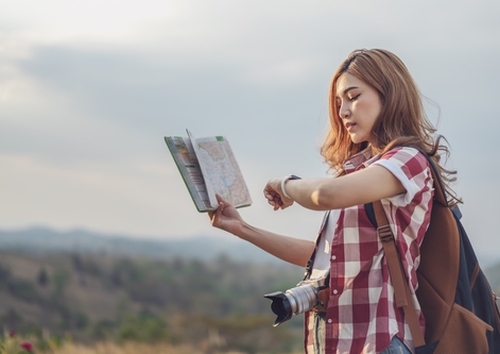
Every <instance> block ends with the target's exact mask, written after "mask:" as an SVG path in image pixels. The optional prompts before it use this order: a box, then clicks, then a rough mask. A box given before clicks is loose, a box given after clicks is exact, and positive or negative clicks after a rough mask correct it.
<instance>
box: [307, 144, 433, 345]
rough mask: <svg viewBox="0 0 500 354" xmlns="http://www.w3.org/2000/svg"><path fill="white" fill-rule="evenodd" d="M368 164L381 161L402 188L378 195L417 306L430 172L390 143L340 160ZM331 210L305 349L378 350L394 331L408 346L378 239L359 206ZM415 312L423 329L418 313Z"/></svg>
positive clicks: (350, 165) (351, 165)
mask: <svg viewBox="0 0 500 354" xmlns="http://www.w3.org/2000/svg"><path fill="white" fill-rule="evenodd" d="M373 164H377V165H380V166H383V167H385V168H387V169H388V170H389V171H390V172H391V173H393V174H394V176H396V177H397V178H398V179H399V181H401V183H402V185H403V186H404V188H405V189H406V192H405V193H402V194H399V195H396V196H394V197H391V198H388V199H384V200H382V205H383V207H384V210H385V213H386V215H387V217H388V219H389V223H390V225H391V228H392V231H393V233H394V235H395V239H396V247H397V249H398V252H399V255H400V258H401V261H402V264H403V268H404V270H405V272H406V276H407V278H408V279H409V280H410V284H411V286H410V288H411V290H412V293H413V300H414V302H415V305H416V308H417V311H419V310H420V306H419V304H418V301H417V298H416V296H415V289H416V288H417V286H418V280H417V276H416V269H417V268H418V265H419V261H420V245H421V243H422V240H423V238H424V235H425V231H426V230H427V227H428V226H429V222H430V215H431V207H432V198H433V193H434V190H433V186H432V183H433V181H432V176H431V171H430V168H429V165H428V162H427V159H426V157H425V156H423V155H422V154H421V153H420V152H418V151H417V150H416V149H414V148H411V147H399V148H395V149H392V150H390V151H388V152H387V153H385V154H384V155H382V156H380V155H377V156H375V157H373V158H370V157H369V155H368V152H367V151H364V152H361V153H360V154H357V155H355V156H353V157H351V158H350V159H348V160H347V161H346V162H345V163H344V167H345V169H346V172H347V173H351V172H354V171H356V170H359V169H362V168H366V167H368V166H370V165H373ZM332 215H338V218H336V217H333V218H332V217H330V218H329V221H328V223H329V225H328V226H329V227H328V226H327V227H326V228H324V230H333V236H332V235H330V239H331V240H332V241H331V245H330V244H329V246H331V248H330V260H329V263H330V265H329V270H330V291H331V293H330V299H329V302H328V307H327V311H326V314H325V313H323V314H318V313H316V312H313V311H310V312H308V313H306V314H305V343H304V344H305V351H306V353H337V354H344V353H349V354H369V353H370V354H371V353H380V352H381V351H383V350H384V349H386V348H387V347H388V346H389V344H390V342H391V340H392V338H393V337H394V336H398V338H399V339H401V340H402V341H403V342H404V343H405V344H406V345H407V346H408V348H410V349H411V350H412V351H414V349H413V347H414V346H413V341H412V338H411V333H410V330H409V327H408V324H407V323H406V322H405V319H404V313H403V310H402V309H400V308H398V307H397V306H396V303H395V300H394V289H393V287H392V283H391V279H390V277H389V270H388V267H387V260H386V258H385V256H384V251H383V246H382V244H381V242H380V240H379V239H378V236H377V233H376V229H375V227H374V226H373V225H372V223H371V222H370V220H369V219H368V216H367V214H366V211H365V207H364V205H358V206H354V207H350V208H346V209H342V210H340V211H336V212H333V211H332V214H331V216H332ZM323 233H325V232H323ZM322 237H325V236H324V235H323V236H322ZM419 317H420V323H421V326H422V330H424V329H425V328H424V327H425V322H424V318H423V314H422V313H421V312H420V314H419Z"/></svg>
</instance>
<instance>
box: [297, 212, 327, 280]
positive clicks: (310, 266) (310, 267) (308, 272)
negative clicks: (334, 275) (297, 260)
mask: <svg viewBox="0 0 500 354" xmlns="http://www.w3.org/2000/svg"><path fill="white" fill-rule="evenodd" d="M329 217H330V211H327V212H326V213H325V216H324V217H323V221H322V222H321V226H320V228H319V232H318V235H317V236H316V241H315V242H314V243H315V245H314V250H313V252H312V254H311V257H310V258H309V260H308V261H307V264H306V269H305V273H304V279H302V280H306V279H308V278H310V276H311V273H312V271H313V264H314V259H315V258H316V253H317V251H318V248H319V244H320V242H321V236H322V235H323V231H324V230H325V227H326V224H327V222H328V218H329ZM329 278H330V276H329V275H328V276H327V279H329Z"/></svg>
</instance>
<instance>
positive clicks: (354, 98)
mask: <svg viewBox="0 0 500 354" xmlns="http://www.w3.org/2000/svg"><path fill="white" fill-rule="evenodd" d="M359 95H360V94H357V95H356V96H352V97H349V101H355V100H356V99H357V98H358V97H359Z"/></svg>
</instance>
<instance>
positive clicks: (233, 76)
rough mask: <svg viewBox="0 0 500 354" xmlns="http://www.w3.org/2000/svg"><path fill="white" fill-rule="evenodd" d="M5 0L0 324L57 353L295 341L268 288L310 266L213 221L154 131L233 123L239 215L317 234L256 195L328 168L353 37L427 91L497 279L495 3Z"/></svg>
mask: <svg viewBox="0 0 500 354" xmlns="http://www.w3.org/2000/svg"><path fill="white" fill-rule="evenodd" d="M0 7H1V8H2V11H1V12H0V166H1V169H0V171H1V173H0V215H1V217H0V252H1V254H0V324H1V325H2V326H3V328H4V331H5V332H6V333H10V331H11V330H15V331H16V333H20V335H23V336H28V337H29V336H32V341H36V342H37V343H38V344H37V345H38V348H39V349H40V350H41V349H42V348H45V349H47V350H49V349H50V350H56V349H57V350H62V349H60V348H62V347H63V346H64V345H66V348H65V349H64V350H65V351H66V352H70V350H72V349H69V345H70V343H73V344H72V345H73V346H76V345H77V344H78V345H79V343H83V344H82V345H87V346H93V345H94V347H93V348H94V349H93V350H96V351H97V350H100V349H98V348H97V347H95V343H97V342H103V343H106V345H115V344H116V345H120V346H121V347H120V348H122V350H125V349H123V348H125V343H128V342H131V343H139V344H140V345H146V347H141V349H137V348H135V347H134V348H133V349H130V350H132V351H135V352H137V351H141V352H146V351H147V350H148V349H147V348H149V347H147V346H148V345H149V346H152V347H151V348H154V350H155V351H156V352H158V351H159V350H160V351H163V352H174V351H175V350H176V351H181V350H186V351H187V352H195V351H196V350H198V351H200V352H228V351H234V352H245V353H247V352H248V353H257V352H291V351H294V350H295V351H298V352H300V350H301V341H302V334H301V331H302V329H301V326H302V323H301V318H296V319H294V320H293V321H291V322H289V323H287V324H285V325H283V326H280V327H279V328H277V329H273V328H272V327H271V323H272V322H273V318H272V316H270V314H269V312H270V311H269V303H268V300H265V299H263V298H262V294H264V293H266V292H270V291H274V290H285V289H286V288H288V287H291V286H293V285H294V284H295V283H296V282H297V281H298V280H300V279H301V276H302V270H301V269H300V268H298V267H294V266H288V265H286V264H282V263H279V262H278V261H275V260H273V259H272V258H271V257H269V256H266V255H265V254H263V253H262V252H260V251H259V250H257V249H255V248H254V247H253V246H251V245H248V244H245V243H244V242H241V241H239V240H235V239H234V238H233V237H231V236H230V235H227V234H224V233H222V232H221V231H219V230H216V229H213V228H211V227H210V224H209V221H208V217H207V216H206V215H203V214H199V213H198V212H197V211H196V209H195V207H194V205H193V203H192V201H191V198H190V197H189V194H188V192H187V189H186V188H185V186H184V183H183V182H182V179H181V177H180V175H179V173H178V171H177V168H176V166H175V164H174V162H173V159H172V157H171V156H170V153H169V151H168V149H167V148H166V146H165V143H164V141H163V137H164V136H170V135H180V136H185V135H186V134H185V129H186V128H188V129H190V130H191V131H192V133H193V134H194V136H196V137H203V136H210V135H224V136H226V138H227V139H228V140H229V141H230V143H231V146H232V148H233V151H234V153H235V155H236V157H237V159H238V161H239V164H240V168H241V170H242V172H243V174H244V175H245V179H246V181H247V184H248V186H249V189H250V193H251V195H252V197H253V200H254V203H253V205H252V206H251V207H248V208H245V209H241V213H242V215H243V217H244V218H245V219H246V220H247V221H249V222H250V223H253V224H255V225H257V226H259V227H263V228H267V229H270V230H272V231H275V232H278V233H283V234H287V235H290V236H295V237H302V238H308V239H313V238H314V237H315V235H316V232H317V229H318V226H319V222H320V220H321V218H322V214H321V213H317V212H311V211H307V210H303V209H301V208H299V207H294V208H291V209H289V210H286V211H279V212H273V211H272V210H271V209H270V207H269V206H268V205H267V204H266V203H265V201H264V198H263V197H262V188H263V186H264V185H265V183H266V181H267V180H268V179H269V178H272V177H281V176H284V175H286V174H289V173H295V174H299V175H302V176H304V177H313V176H316V177H317V176H319V177H321V176H326V172H327V171H326V169H327V168H326V166H325V165H324V164H323V163H322V159H321V157H320V155H319V153H318V148H319V145H320V144H321V141H322V137H323V134H324V132H325V127H326V125H327V121H328V107H327V96H328V85H329V81H330V79H331V76H332V74H333V72H334V71H335V69H336V68H337V66H338V65H339V64H340V63H341V62H342V61H343V60H344V59H345V58H346V57H347V55H348V54H349V53H350V52H351V51H352V50H354V49H359V48H384V49H388V50H390V51H392V52H394V53H396V54H397V55H398V56H399V57H400V58H401V59H402V60H403V61H404V62H405V63H406V65H407V66H408V68H409V70H410V72H411V73H412V74H413V76H414V78H415V80H416V82H417V84H418V85H419V88H420V90H421V91H422V93H423V94H424V95H425V96H426V97H427V98H428V101H427V102H426V108H427V109H428V115H429V117H430V119H431V120H432V121H433V122H434V123H435V124H436V126H437V127H438V132H439V133H440V134H443V135H444V136H445V137H446V138H447V140H448V142H449V145H450V147H451V158H450V159H449V160H448V164H447V166H448V167H449V168H451V169H456V170H458V181H457V183H456V184H455V185H454V189H455V190H456V191H457V193H458V194H459V195H460V196H461V197H462V198H463V199H464V202H465V204H464V205H463V206H461V209H462V211H463V214H464V218H463V222H464V225H465V227H466V229H467V231H468V233H469V235H470V237H471V241H472V243H473V244H474V247H475V249H476V251H477V253H478V256H479V259H480V261H481V264H482V265H483V267H485V268H487V269H488V274H489V277H490V280H491V282H492V283H493V285H494V287H496V288H497V289H498V288H499V287H500V279H499V278H500V276H499V273H500V272H499V271H498V265H497V264H498V263H499V262H500V252H499V250H500V237H499V232H498V229H497V224H496V220H497V215H496V214H497V212H498V206H497V200H499V199H500V180H499V178H498V176H499V175H500V167H499V165H498V157H495V156H496V155H497V154H496V152H495V151H496V150H495V148H496V146H495V141H497V139H498V137H497V134H498V132H499V131H500V119H498V113H497V110H496V95H497V94H498V91H499V90H498V85H499V84H498V83H499V82H500V80H499V79H500V70H499V68H498V63H499V62H500V22H499V21H498V20H497V19H498V17H499V15H500V3H498V2H494V1H492V0H479V1H474V2H472V1H465V0H455V1H447V0H433V1H430V0H423V1H419V2H408V1H396V0H377V1H373V0H360V1H355V2H352V1H351V2H347V1H344V2H339V1H315V2H309V3H308V2H303V1H282V0H278V1H260V0H257V1H252V2H250V1H240V2H235V1H227V0H225V1H224V0H214V1H210V2H207V1H201V0H187V1H168V0H167V1H153V0H145V1H142V2H140V3H139V2H137V1H128V0H121V1H120V0H109V1H93V0H86V1H83V0H64V1H63V0H47V1H43V2H36V1H33V0H19V1H16V2H10V1H5V0H0ZM5 338H11V339H12V338H17V337H16V336H14V337H9V336H8V335H7V336H6V337H5ZM30 338H31V337H30ZM12 340H14V339H12ZM141 343H142V344H141ZM139 344H137V345H139ZM157 345H159V346H168V347H161V349H158V348H160V347H154V346H157ZM186 345H188V347H184V346H186ZM58 348H59V349H58ZM182 348H184V349H182ZM45 349H44V350H45ZM115 349H116V348H115ZM115 349H113V350H115ZM102 350H104V352H106V351H107V352H110V351H111V349H109V348H107V349H102ZM116 350H118V349H116ZM151 350H153V349H151Z"/></svg>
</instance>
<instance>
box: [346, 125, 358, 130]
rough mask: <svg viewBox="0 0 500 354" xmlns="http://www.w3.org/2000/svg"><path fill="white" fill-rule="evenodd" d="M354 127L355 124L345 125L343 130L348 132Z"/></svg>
mask: <svg viewBox="0 0 500 354" xmlns="http://www.w3.org/2000/svg"><path fill="white" fill-rule="evenodd" d="M355 125H356V123H346V124H345V128H346V129H347V131H350V130H351V129H352V128H353V127H354V126H355Z"/></svg>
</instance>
